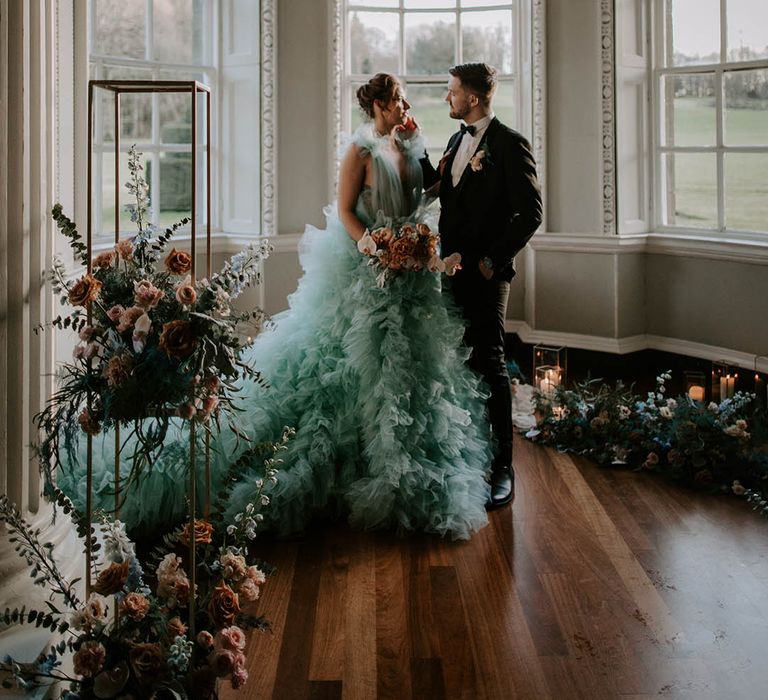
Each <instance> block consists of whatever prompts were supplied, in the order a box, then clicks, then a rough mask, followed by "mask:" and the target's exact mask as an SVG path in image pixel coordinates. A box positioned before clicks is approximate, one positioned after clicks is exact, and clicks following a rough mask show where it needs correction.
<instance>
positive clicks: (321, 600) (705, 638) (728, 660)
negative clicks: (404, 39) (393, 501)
mask: <svg viewBox="0 0 768 700" xmlns="http://www.w3.org/2000/svg"><path fill="white" fill-rule="evenodd" d="M515 450H516V451H515V465H516V472H517V486H516V497H515V502H514V505H513V507H512V508H506V509H502V510H499V511H496V512H493V513H491V514H490V516H489V520H490V522H489V525H488V527H486V528H485V529H484V530H482V531H480V532H478V533H477V534H475V535H474V537H473V538H472V539H471V540H469V541H468V542H452V541H450V540H444V539H439V538H436V537H432V536H428V535H422V534H415V535H412V536H409V537H405V538H399V537H396V536H395V535H392V534H389V533H374V534H371V533H356V532H352V531H350V530H349V529H348V528H347V526H346V525H344V524H343V523H335V524H331V525H319V526H318V527H316V528H313V529H312V530H311V532H310V533H309V534H307V535H306V537H305V538H304V539H303V540H301V541H298V542H287V543H284V542H269V541H265V542H264V543H263V545H262V546H263V549H264V551H263V552H261V551H260V554H261V555H263V556H264V558H265V559H266V560H267V561H270V562H271V563H272V564H275V565H276V566H277V567H278V572H277V574H276V576H275V577H273V578H271V579H270V580H269V583H268V584H267V585H266V586H264V588H263V593H262V598H261V600H260V601H258V608H257V612H259V613H262V614H265V615H266V616H267V617H268V618H269V619H271V620H272V623H273V627H274V634H272V635H264V634H252V635H251V637H250V640H249V647H248V655H249V656H248V658H249V659H250V660H251V661H250V663H251V668H250V676H251V677H250V680H249V682H248V684H247V686H246V688H245V689H244V690H243V691H240V692H239V693H236V692H235V691H233V690H231V689H230V688H228V687H223V688H222V690H221V697H222V699H223V700H224V699H230V698H236V697H245V698H269V697H273V698H278V699H279V700H283V698H318V699H320V698H334V699H336V698H342V697H343V698H378V697H380V698H395V699H397V700H407V698H430V700H431V699H432V698H454V697H456V698H462V697H463V698H478V699H483V698H485V699H488V700H508V699H510V700H511V699H517V698H519V699H521V700H529V699H530V700H539V699H540V698H541V699H543V700H546V699H548V698H552V699H553V700H571V699H572V698H585V700H599V699H602V698H623V699H625V700H641V699H648V698H662V699H663V698H691V699H696V700H698V699H699V698H702V699H709V698H713V699H714V698H717V699H718V700H719V699H720V698H727V699H728V700H732V699H733V700H741V699H742V698H743V699H744V700H753V699H755V698H760V697H764V696H765V688H766V687H768V664H766V663H765V661H764V659H763V656H764V650H765V649H766V648H768V608H766V606H765V601H766V600H768V547H766V535H768V526H767V525H766V523H765V522H764V521H763V520H761V519H760V518H759V517H757V516H756V515H755V514H753V513H752V512H750V510H749V508H748V506H747V505H746V504H745V503H744V502H743V501H740V500H738V499H736V498H734V497H727V496H712V495H709V494H706V493H701V492H696V491H693V490H686V489H682V488H680V487H678V486H676V485H674V484H671V483H669V482H666V481H664V480H662V479H660V478H658V477H657V476H654V475H649V474H644V473H633V472H629V471H614V470H611V469H606V468H601V467H598V466H597V465H595V464H593V463H591V462H588V461H587V460H584V459H582V458H571V457H570V456H566V455H562V454H559V453H557V452H555V451H554V450H549V449H544V448H540V447H538V446H536V445H533V444H531V443H526V442H522V441H519V439H518V438H517V437H516V440H515Z"/></svg>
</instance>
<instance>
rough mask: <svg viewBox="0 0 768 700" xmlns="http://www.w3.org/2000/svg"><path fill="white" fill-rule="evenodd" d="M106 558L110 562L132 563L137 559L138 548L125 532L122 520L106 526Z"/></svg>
mask: <svg viewBox="0 0 768 700" xmlns="http://www.w3.org/2000/svg"><path fill="white" fill-rule="evenodd" d="M104 556H105V557H106V559H107V560H108V561H113V562H117V563H118V564H120V563H122V562H124V561H131V560H132V559H135V558H136V547H135V546H134V544H133V542H131V540H130V538H129V537H128V535H127V534H126V532H125V525H124V524H123V523H122V522H121V521H120V520H115V521H114V522H111V523H108V524H106V525H105V530H104Z"/></svg>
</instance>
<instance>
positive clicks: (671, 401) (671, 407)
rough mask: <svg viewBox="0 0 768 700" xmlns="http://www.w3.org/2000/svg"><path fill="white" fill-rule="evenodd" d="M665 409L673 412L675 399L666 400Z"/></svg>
mask: <svg viewBox="0 0 768 700" xmlns="http://www.w3.org/2000/svg"><path fill="white" fill-rule="evenodd" d="M667 407H668V408H669V409H670V410H671V411H674V410H675V409H676V408H677V401H675V399H667Z"/></svg>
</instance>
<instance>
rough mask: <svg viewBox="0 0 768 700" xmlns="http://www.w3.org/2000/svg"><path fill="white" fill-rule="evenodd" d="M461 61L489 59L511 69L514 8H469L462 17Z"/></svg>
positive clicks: (503, 69) (506, 70)
mask: <svg viewBox="0 0 768 700" xmlns="http://www.w3.org/2000/svg"><path fill="white" fill-rule="evenodd" d="M461 40H462V59H461V60H462V62H463V63H467V62H470V61H481V62H484V63H489V64H491V65H492V66H494V67H495V68H497V69H498V70H500V71H501V72H502V73H511V72H512V11H511V10H497V11H495V12H467V13H466V14H464V15H462V17H461Z"/></svg>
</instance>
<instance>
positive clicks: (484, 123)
mask: <svg viewBox="0 0 768 700" xmlns="http://www.w3.org/2000/svg"><path fill="white" fill-rule="evenodd" d="M492 119H493V113H491V114H489V115H488V116H487V117H483V118H482V119H478V120H477V121H476V122H475V123H474V124H471V125H470V126H474V127H475V133H474V135H471V134H470V133H469V132H466V133H464V134H463V135H462V137H461V142H460V143H459V149H458V151H456V157H455V158H454V159H453V165H452V166H451V180H452V181H453V186H454V187H456V185H458V184H459V180H461V174H462V173H463V172H464V169H465V168H466V167H467V166H468V165H469V161H470V160H472V156H473V155H475V151H476V150H477V147H478V146H479V145H480V141H482V140H483V136H484V134H485V130H486V129H487V128H488V125H489V124H490V123H491V120H492Z"/></svg>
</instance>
